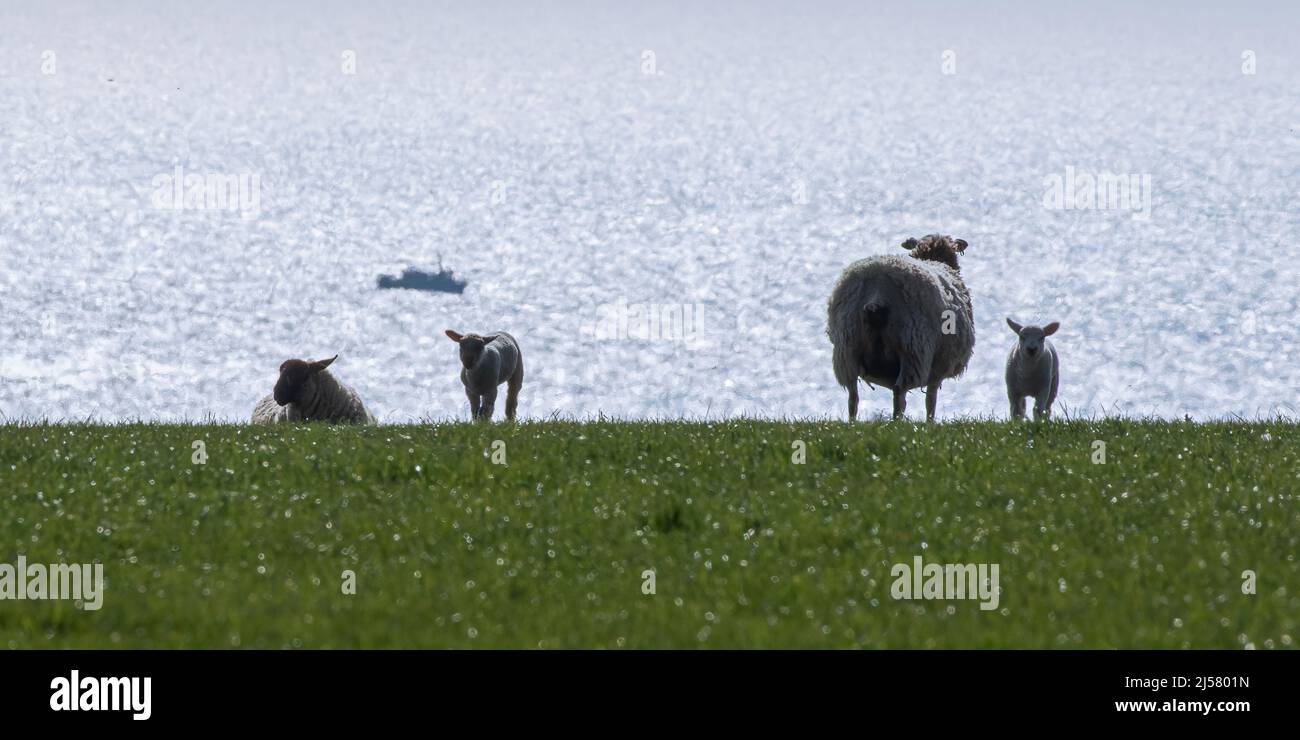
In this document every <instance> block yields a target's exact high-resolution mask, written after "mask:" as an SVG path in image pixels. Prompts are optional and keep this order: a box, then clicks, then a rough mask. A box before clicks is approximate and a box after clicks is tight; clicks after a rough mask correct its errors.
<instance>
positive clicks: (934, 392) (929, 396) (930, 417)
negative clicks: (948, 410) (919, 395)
mask: <svg viewBox="0 0 1300 740" xmlns="http://www.w3.org/2000/svg"><path fill="white" fill-rule="evenodd" d="M938 405H939V384H938V383H931V384H930V385H929V386H927V387H926V389H925V420H926V421H934V409H935V407H936V406H938Z"/></svg>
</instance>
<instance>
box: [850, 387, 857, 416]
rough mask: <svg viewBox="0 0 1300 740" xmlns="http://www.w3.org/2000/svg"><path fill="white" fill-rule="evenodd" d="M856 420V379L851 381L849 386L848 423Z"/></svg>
mask: <svg viewBox="0 0 1300 740" xmlns="http://www.w3.org/2000/svg"><path fill="white" fill-rule="evenodd" d="M857 419H858V379H857V378H854V379H853V385H851V386H849V421H857Z"/></svg>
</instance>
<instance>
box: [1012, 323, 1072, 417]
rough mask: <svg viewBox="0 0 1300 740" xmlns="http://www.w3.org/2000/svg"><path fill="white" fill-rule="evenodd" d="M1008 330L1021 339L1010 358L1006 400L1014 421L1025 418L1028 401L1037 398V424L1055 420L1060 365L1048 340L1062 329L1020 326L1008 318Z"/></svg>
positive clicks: (1013, 347) (1056, 327) (1035, 400)
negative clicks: (1026, 401)
mask: <svg viewBox="0 0 1300 740" xmlns="http://www.w3.org/2000/svg"><path fill="white" fill-rule="evenodd" d="M1007 326H1009V327H1011V331H1013V332H1015V333H1016V336H1017V337H1019V339H1017V340H1016V343H1015V344H1014V345H1013V346H1012V347H1011V355H1010V356H1009V357H1007V398H1008V399H1009V400H1010V401H1011V418H1013V419H1023V418H1025V397H1026V396H1033V397H1034V420H1035V421H1037V420H1039V419H1050V418H1052V403H1053V402H1054V401H1055V400H1056V387H1057V386H1058V385H1059V384H1060V382H1061V365H1060V361H1059V360H1058V359H1057V357H1056V347H1055V346H1053V344H1052V340H1050V339H1048V337H1050V336H1051V335H1053V334H1055V333H1056V330H1057V329H1059V328H1061V324H1060V323H1059V322H1056V321H1053V322H1052V323H1050V324H1048V325H1047V326H1044V327H1037V326H1021V325H1020V324H1017V323H1016V322H1014V321H1012V320H1011V318H1010V317H1007Z"/></svg>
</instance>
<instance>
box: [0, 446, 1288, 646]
mask: <svg viewBox="0 0 1300 740" xmlns="http://www.w3.org/2000/svg"><path fill="white" fill-rule="evenodd" d="M497 439H499V440H502V441H504V443H505V453H506V464H505V465H498V464H494V463H493V461H492V459H491V456H492V444H493V440H497ZM196 440H202V441H203V442H204V443H205V445H206V450H207V455H208V460H207V463H206V464H203V465H199V464H194V463H193V462H192V455H193V450H192V449H191V446H192V443H193V442H194V441H196ZM795 440H802V441H803V442H804V443H806V449H807V461H806V463H805V464H802V465H799V464H794V463H792V461H791V455H792V452H793V450H792V443H793V442H794V441H795ZM1094 440H1101V441H1103V442H1105V444H1106V462H1105V464H1094V463H1093V461H1092V458H1093V454H1094V453H1093V442H1094ZM1298 483H1300V445H1298V444H1297V426H1295V425H1294V424H1286V423H1282V422H1265V423H1251V424H1247V423H1224V424H1210V425H1197V424H1190V423H1188V424H1184V423H1166V422H1137V421H1104V422H1065V423H1053V424H1049V425H1037V426H1036V425H1034V424H1021V425H1009V424H1007V423H997V422H982V421H970V422H956V423H949V424H942V425H937V426H924V425H913V424H892V423H885V424H879V423H871V424H867V423H862V424H856V425H848V424H845V423H835V422H780V421H734V422H724V423H714V424H707V423H684V422H683V423H626V422H593V423H576V422H541V423H525V424H521V425H518V426H513V425H505V424H498V425H493V426H481V425H469V424H453V425H439V426H404V427H401V426H399V427H378V428H369V429H355V428H348V429H344V428H330V427H320V426H317V427H303V426H300V427H281V428H275V429H267V428H253V427H248V426H157V425H134V426H116V427H114V426H30V425H27V426H15V425H11V426H4V427H0V507H2V509H3V516H2V517H0V563H10V564H12V563H15V562H16V558H17V556H18V555H19V554H22V555H25V556H26V558H27V560H28V562H45V563H49V562H88V561H100V562H102V563H104V571H105V578H106V580H107V582H108V583H107V589H106V592H105V595H104V603H103V607H102V609H100V610H99V611H82V610H80V609H78V608H76V607H75V606H74V605H73V604H72V603H71V602H66V601H16V600H5V601H0V647H4V646H8V647H17V648H43V647H60V648H62V647H120V648H143V647H199V648H227V647H234V646H239V647H245V648H249V647H266V648H279V647H304V648H345V647H363V648H369V647H475V646H477V647H538V646H542V647H550V648H588V647H629V648H646V647H704V646H707V647H799V648H821V647H851V646H857V647H969V648H991V647H1026V648H1038V647H1047V648H1051V647H1071V648H1074V647H1088V648H1098V647H1122V648H1129V647H1155V648H1183V647H1192V648H1240V647H1243V646H1245V645H1247V644H1250V645H1253V646H1255V647H1258V648H1261V649H1263V648H1268V647H1277V648H1284V647H1293V646H1294V641H1295V640H1296V639H1297V638H1300V632H1297V629H1298V627H1300V625H1298V624H1297V623H1298V621H1300V566H1298V564H1297V562H1296V552H1297V551H1300V514H1298V513H1297V497H1296V493H1295V491H1296V487H1297V484H1298ZM916 555H922V556H923V557H924V558H925V560H926V562H938V563H944V562H947V563H997V564H999V568H1000V581H1001V587H1002V594H1001V598H1000V603H999V604H998V608H997V609H996V610H993V611H982V610H980V609H979V607H978V602H976V601H956V600H953V601H899V600H895V599H893V598H891V596H890V590H891V584H892V583H893V580H894V579H893V578H892V577H891V575H890V570H891V566H892V565H893V564H895V563H911V562H912V558H913V557H914V556H916ZM648 569H653V570H654V571H655V587H656V593H655V594H653V595H646V594H643V593H642V583H643V581H642V572H643V571H645V570H648ZM1247 569H1249V570H1253V571H1255V572H1256V573H1257V575H1258V581H1257V593H1256V594H1254V595H1247V594H1243V593H1242V571H1244V570H1247ZM344 570H351V571H354V572H355V574H356V594H355V595H345V594H344V593H342V588H341V584H342V578H341V574H342V572H343V571H344Z"/></svg>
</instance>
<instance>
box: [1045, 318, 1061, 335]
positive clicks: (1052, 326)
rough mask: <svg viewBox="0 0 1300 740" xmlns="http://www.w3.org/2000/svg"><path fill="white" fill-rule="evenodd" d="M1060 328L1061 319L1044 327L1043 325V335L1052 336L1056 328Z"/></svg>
mask: <svg viewBox="0 0 1300 740" xmlns="http://www.w3.org/2000/svg"><path fill="white" fill-rule="evenodd" d="M1060 328H1061V322H1059V321H1053V322H1052V323H1050V324H1048V325H1047V326H1044V327H1043V336H1045V337H1050V336H1052V335H1053V334H1055V333H1056V330H1057V329H1060Z"/></svg>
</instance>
